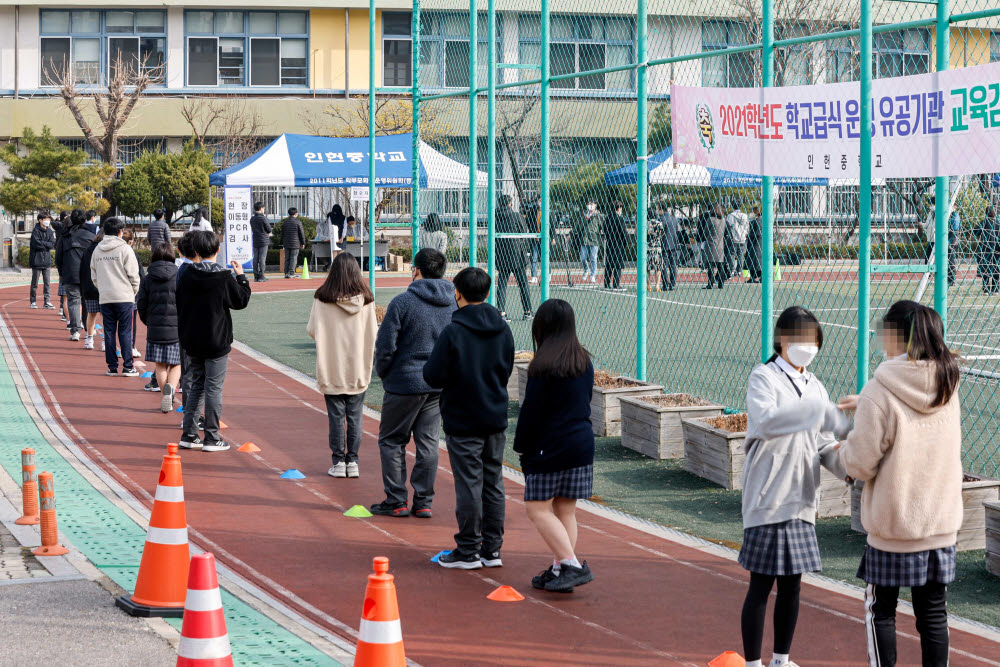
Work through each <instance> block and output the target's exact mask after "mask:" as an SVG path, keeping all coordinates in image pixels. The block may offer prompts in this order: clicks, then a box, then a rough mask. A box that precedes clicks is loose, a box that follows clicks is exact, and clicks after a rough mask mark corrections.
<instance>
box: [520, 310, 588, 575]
mask: <svg viewBox="0 0 1000 667" xmlns="http://www.w3.org/2000/svg"><path fill="white" fill-rule="evenodd" d="M531 335H532V338H533V339H534V342H535V357H534V359H533V360H532V361H531V365H530V366H528V385H527V387H526V388H525V392H524V401H523V402H522V403H521V414H520V416H519V417H518V420H517V433H516V435H515V438H514V451H515V452H517V453H518V454H520V455H521V469H522V470H523V471H524V506H525V509H526V510H527V512H528V518H529V519H531V522H532V523H534V524H535V528H536V529H537V530H538V533H539V534H540V535H541V536H542V539H543V540H545V543H546V544H547V545H548V547H549V549H551V551H552V555H553V556H554V559H553V561H552V565H551V566H549V568H548V569H546V570H545V571H543V572H542V573H541V574H539V575H537V576H536V577H535V578H534V579H532V580H531V585H532V586H534V587H535V588H539V589H544V590H547V591H556V592H559V593H572V592H573V589H574V588H575V587H576V586H580V585H582V584H586V583H587V582H589V581H593V579H594V575H593V574H592V573H591V571H590V568H589V567H588V566H587V562H586V561H583V562H580V560H578V559H577V557H576V537H577V528H576V501H577V500H579V499H581V498H589V497H591V496H592V495H593V486H594V430H593V427H592V426H591V424H590V399H591V394H592V392H593V388H594V366H593V365H592V364H591V363H590V354H589V353H588V352H587V351H586V350H585V349H584V348H583V346H582V345H580V341H579V339H577V336H576V318H575V316H574V314H573V308H572V307H571V306H570V305H569V304H568V303H566V302H565V301H562V300H561V299H550V300H548V301H546V302H545V303H543V304H542V305H541V307H540V308H539V309H538V312H537V313H535V321H534V323H533V324H532V327H531Z"/></svg>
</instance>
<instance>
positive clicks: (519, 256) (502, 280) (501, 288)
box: [496, 195, 533, 320]
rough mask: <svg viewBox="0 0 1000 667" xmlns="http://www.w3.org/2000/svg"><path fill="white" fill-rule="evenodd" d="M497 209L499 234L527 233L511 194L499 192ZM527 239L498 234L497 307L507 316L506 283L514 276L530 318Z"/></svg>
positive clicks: (525, 312)
mask: <svg viewBox="0 0 1000 667" xmlns="http://www.w3.org/2000/svg"><path fill="white" fill-rule="evenodd" d="M498 204H499V205H498V206H497V212H496V231H497V234H524V233H525V229H524V218H523V217H521V216H520V215H518V214H517V213H515V212H514V209H512V208H511V207H510V195H500V198H499V202H498ZM524 250H525V248H524V239H519V238H498V239H497V240H496V262H497V295H496V296H497V308H499V309H500V313H501V314H503V316H504V318H507V319H509V317H508V315H507V308H506V303H507V283H508V282H509V281H510V276H511V275H513V276H514V281H515V282H516V283H517V289H518V291H519V292H520V293H521V317H523V318H524V319H526V320H530V319H531V318H532V317H533V315H532V313H531V295H530V294H528V275H527V273H526V269H527V266H528V259H527V256H526V255H525V252H524Z"/></svg>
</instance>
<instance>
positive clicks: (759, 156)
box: [671, 63, 1000, 179]
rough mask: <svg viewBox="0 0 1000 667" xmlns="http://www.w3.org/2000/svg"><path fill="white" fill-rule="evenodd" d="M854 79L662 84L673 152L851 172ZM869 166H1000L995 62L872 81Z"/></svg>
mask: <svg viewBox="0 0 1000 667" xmlns="http://www.w3.org/2000/svg"><path fill="white" fill-rule="evenodd" d="M859 100H860V85H859V84H858V83H857V82H852V83H834V84H824V85H815V86H790V87H786V88H687V87H682V86H673V87H672V88H671V112H672V114H673V118H674V122H673V133H674V157H675V160H676V161H677V162H678V163H684V164H696V165H701V166H704V167H709V168H714V169H726V170H731V171H736V172H740V173H744V174H758V175H763V176H818V177H830V178H845V179H851V178H858V176H859V174H860V145H861V141H860V137H861V129H862V127H863V124H862V121H861V116H860V111H859V110H860V104H859ZM870 131H871V132H872V175H873V176H875V177H878V178H920V177H932V176H958V175H962V174H975V173H992V172H997V171H1000V63H991V64H989V65H980V66H977V67H965V68H962V69H955V70H949V71H945V72H933V73H930V74H920V75H917V76H904V77H895V78H888V79H877V80H875V81H874V82H873V84H872V121H871V130H870Z"/></svg>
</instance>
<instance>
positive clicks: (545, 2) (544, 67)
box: [538, 0, 552, 301]
mask: <svg viewBox="0 0 1000 667" xmlns="http://www.w3.org/2000/svg"><path fill="white" fill-rule="evenodd" d="M541 10H542V15H541V19H542V30H541V33H542V34H541V40H542V44H541V48H542V62H541V63H540V65H541V67H540V70H541V78H542V100H541V119H540V123H541V130H540V134H541V148H542V155H541V165H540V167H541V169H540V171H541V174H540V183H539V186H538V189H539V190H540V192H539V195H541V196H540V197H539V202H538V207H539V211H540V215H541V225H542V229H541V232H542V242H541V246H542V247H541V251H542V252H541V255H542V257H541V260H542V296H541V300H542V301H546V300H548V298H549V282H550V280H549V279H550V271H549V260H550V257H549V254H550V253H549V250H550V246H551V244H552V242H551V239H550V238H549V236H550V234H549V229H550V226H551V220H550V218H551V210H550V202H549V144H550V143H552V128H551V124H550V123H549V96H550V92H549V84H550V83H551V82H550V81H549V77H550V76H551V73H550V72H549V55H550V54H549V50H550V48H551V47H550V39H551V35H550V34H549V26H550V23H551V18H552V16H551V13H550V10H549V0H542V7H541Z"/></svg>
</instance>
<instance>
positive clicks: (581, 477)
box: [524, 465, 594, 501]
mask: <svg viewBox="0 0 1000 667" xmlns="http://www.w3.org/2000/svg"><path fill="white" fill-rule="evenodd" d="M592 495H594V466H593V465H589V466H581V467H579V468H570V469H569V470H560V471H558V472H543V473H538V474H535V475H525V476H524V499H525V501H534V500H552V499H553V498H571V499H574V500H581V499H584V498H589V497H591V496H592Z"/></svg>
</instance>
